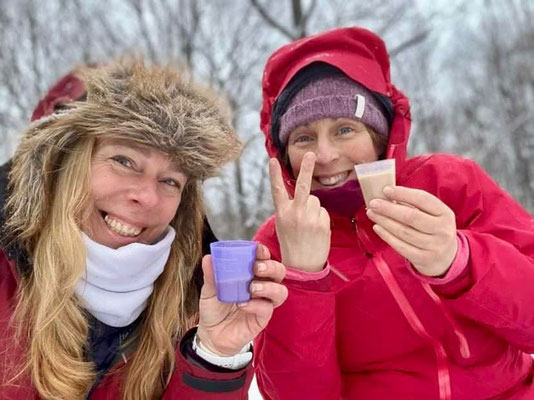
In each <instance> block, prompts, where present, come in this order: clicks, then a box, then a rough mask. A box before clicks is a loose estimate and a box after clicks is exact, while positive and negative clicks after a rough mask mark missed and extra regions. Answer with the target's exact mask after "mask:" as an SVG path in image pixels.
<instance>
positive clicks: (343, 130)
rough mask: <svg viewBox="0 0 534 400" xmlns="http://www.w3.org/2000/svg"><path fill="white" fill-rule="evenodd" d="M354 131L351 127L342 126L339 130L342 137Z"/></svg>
mask: <svg viewBox="0 0 534 400" xmlns="http://www.w3.org/2000/svg"><path fill="white" fill-rule="evenodd" d="M352 131H353V129H352V128H351V127H350V126H342V127H341V128H339V130H338V132H339V134H340V135H346V134H348V133H351V132H352Z"/></svg>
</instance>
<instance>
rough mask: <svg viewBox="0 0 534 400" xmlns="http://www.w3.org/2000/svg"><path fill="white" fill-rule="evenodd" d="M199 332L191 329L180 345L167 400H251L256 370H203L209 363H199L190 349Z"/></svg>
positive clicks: (213, 367)
mask: <svg viewBox="0 0 534 400" xmlns="http://www.w3.org/2000/svg"><path fill="white" fill-rule="evenodd" d="M195 332H196V328H194V329H191V330H190V331H188V332H187V333H186V334H185V335H184V337H183V338H182V340H181V342H180V346H179V347H178V349H177V351H176V367H175V371H174V373H173V375H172V378H171V382H170V383H169V385H168V386H167V389H166V391H165V394H164V396H163V399H178V398H180V399H182V398H184V399H200V400H203V399H206V400H208V399H228V400H237V399H248V389H249V387H250V382H251V381H252V375H253V372H254V371H253V368H252V366H251V365H249V366H248V367H247V368H243V369H241V370H237V371H232V370H228V369H225V368H221V367H216V366H211V368H209V369H208V368H206V367H205V366H202V365H201V364H203V363H205V362H203V361H202V360H198V362H196V361H195V359H194V358H192V357H194V355H192V350H191V349H190V346H191V341H192V338H193V336H194V334H195ZM186 347H187V348H186ZM189 350H191V352H189ZM190 356H192V357H190Z"/></svg>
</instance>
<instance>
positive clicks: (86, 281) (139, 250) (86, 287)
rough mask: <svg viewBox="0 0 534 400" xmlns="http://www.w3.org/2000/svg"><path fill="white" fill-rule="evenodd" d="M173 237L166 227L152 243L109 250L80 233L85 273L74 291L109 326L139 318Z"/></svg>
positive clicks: (163, 265) (165, 258) (120, 324)
mask: <svg viewBox="0 0 534 400" xmlns="http://www.w3.org/2000/svg"><path fill="white" fill-rule="evenodd" d="M175 236H176V232H175V230H174V229H173V228H172V227H171V226H169V228H168V230H167V233H166V234H165V236H164V237H163V238H162V239H161V240H160V241H159V242H157V243H155V244H152V245H147V244H142V243H132V244H129V245H127V246H123V247H120V248H118V249H116V250H115V249H112V248H109V247H106V246H104V245H101V244H99V243H96V242H95V241H93V240H91V239H90V238H89V237H88V236H87V235H86V234H85V233H83V240H84V242H85V246H86V250H87V266H86V275H85V276H83V277H82V278H80V280H79V281H78V283H77V284H76V286H75V288H74V291H75V293H76V294H77V295H78V296H80V297H81V298H82V299H83V300H84V301H85V303H86V304H85V307H86V308H87V310H88V311H89V312H90V313H91V314H92V315H93V316H94V317H95V318H96V319H98V320H99V321H101V322H103V323H104V324H106V325H110V326H115V327H119V326H126V325H129V324H131V323H132V322H133V321H135V320H136V319H137V317H139V315H140V314H141V313H142V312H143V310H144V309H145V307H146V304H147V300H148V297H149V296H150V295H151V294H152V291H153V290H154V282H155V280H156V279H157V278H158V276H160V275H161V273H162V272H163V270H164V268H165V264H166V263H167V259H168V258H169V254H170V251H171V244H172V241H173V240H174V237H175Z"/></svg>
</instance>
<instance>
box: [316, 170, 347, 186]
mask: <svg viewBox="0 0 534 400" xmlns="http://www.w3.org/2000/svg"><path fill="white" fill-rule="evenodd" d="M347 174H348V173H347V172H342V173H341V174H338V175H335V176H331V177H328V178H317V181H318V182H319V183H320V184H321V185H323V186H334V185H337V184H338V183H339V182H341V181H343V180H345V178H346V177H347Z"/></svg>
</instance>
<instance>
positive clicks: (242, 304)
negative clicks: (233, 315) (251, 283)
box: [237, 301, 248, 308]
mask: <svg viewBox="0 0 534 400" xmlns="http://www.w3.org/2000/svg"><path fill="white" fill-rule="evenodd" d="M247 305H248V301H247V302H245V303H237V306H238V307H240V308H243V307H246V306H247Z"/></svg>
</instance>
